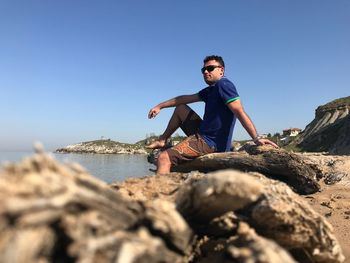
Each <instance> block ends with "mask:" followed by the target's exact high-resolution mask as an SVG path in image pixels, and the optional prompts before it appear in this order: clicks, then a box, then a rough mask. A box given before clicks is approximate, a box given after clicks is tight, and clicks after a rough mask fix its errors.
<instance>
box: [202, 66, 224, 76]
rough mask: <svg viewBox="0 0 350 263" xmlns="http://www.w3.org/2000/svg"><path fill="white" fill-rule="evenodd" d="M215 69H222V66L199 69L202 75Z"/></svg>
mask: <svg viewBox="0 0 350 263" xmlns="http://www.w3.org/2000/svg"><path fill="white" fill-rule="evenodd" d="M216 68H222V66H217V65H210V66H206V67H203V68H201V72H202V74H204V72H205V71H208V72H212V71H213V70H214V69H216Z"/></svg>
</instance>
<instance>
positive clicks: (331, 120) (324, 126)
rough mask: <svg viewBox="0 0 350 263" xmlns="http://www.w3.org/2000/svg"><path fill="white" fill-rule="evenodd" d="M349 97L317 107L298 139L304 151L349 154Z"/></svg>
mask: <svg viewBox="0 0 350 263" xmlns="http://www.w3.org/2000/svg"><path fill="white" fill-rule="evenodd" d="M349 112H350V97H346V98H341V99H337V100H334V101H332V102H330V103H327V104H325V105H323V106H319V107H318V108H317V109H316V112H315V119H314V120H313V121H312V122H311V123H310V124H308V125H307V126H306V128H305V130H304V131H303V132H302V134H301V136H300V138H299V147H301V148H302V149H303V150H306V151H314V152H316V151H318V152H320V151H321V152H322V151H325V152H330V153H332V154H350V136H349V134H350V114H349Z"/></svg>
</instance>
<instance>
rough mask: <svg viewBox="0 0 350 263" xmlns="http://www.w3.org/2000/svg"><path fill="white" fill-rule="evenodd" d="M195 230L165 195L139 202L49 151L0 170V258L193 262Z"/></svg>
mask: <svg viewBox="0 0 350 263" xmlns="http://www.w3.org/2000/svg"><path fill="white" fill-rule="evenodd" d="M191 242H192V231H191V229H190V228H189V227H188V225H187V223H186V222H185V221H184V219H183V218H182V217H181V216H180V215H179V214H178V212H177V211H176V210H175V208H174V205H173V204H171V203H166V201H158V202H157V203H155V204H151V203H146V202H141V201H133V200H131V199H129V198H125V197H123V196H122V195H120V194H118V193H117V192H116V191H115V190H113V189H111V188H110V187H109V186H108V185H107V184H105V183H103V182H101V181H99V180H97V179H95V178H93V177H92V176H90V175H88V174H87V173H86V172H85V171H84V169H82V168H81V167H79V166H78V165H62V164H59V163H58V162H57V161H55V160H54V159H53V158H51V157H50V156H48V155H45V154H44V153H38V154H36V155H35V156H34V157H31V158H28V159H25V160H24V161H22V162H21V163H19V164H14V165H13V164H12V165H8V166H7V167H5V168H3V170H2V171H1V172H0V262H11V263H12V262H187V253H188V250H189V248H191Z"/></svg>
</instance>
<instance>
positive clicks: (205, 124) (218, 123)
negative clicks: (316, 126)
mask: <svg viewBox="0 0 350 263" xmlns="http://www.w3.org/2000/svg"><path fill="white" fill-rule="evenodd" d="M201 71H202V74H203V78H204V81H205V82H206V83H207V84H208V85H209V86H208V87H206V88H204V89H202V90H201V91H199V92H198V93H196V94H192V95H182V96H178V97H175V98H173V99H170V100H167V101H164V102H162V103H160V104H158V105H157V106H155V107H153V108H152V109H151V110H150V111H149V113H148V118H150V119H151V118H154V117H156V116H157V114H158V113H159V112H160V110H161V109H163V108H168V107H176V108H175V110H174V113H173V115H172V117H171V118H170V120H169V123H168V126H167V128H166V129H165V131H164V133H163V134H162V135H161V136H160V137H159V139H158V140H157V141H154V142H153V143H151V144H150V145H148V146H146V147H147V148H149V149H157V148H163V147H164V146H165V145H166V142H167V139H168V138H170V136H171V135H172V134H173V133H174V132H175V131H176V130H177V129H178V128H179V127H180V128H181V129H182V130H183V131H184V133H185V134H186V135H187V136H188V138H186V139H185V140H184V141H182V142H180V143H179V144H177V145H175V146H174V147H171V148H168V149H165V150H164V151H162V152H161V153H160V155H159V157H158V163H157V173H158V174H167V173H169V172H170V168H171V166H172V165H177V164H180V163H182V162H185V161H189V160H193V159H195V158H197V157H199V156H202V155H205V154H208V153H213V152H226V151H230V149H231V141H232V132H233V128H234V126H235V121H236V118H238V120H239V121H240V122H241V124H242V126H243V127H244V128H245V129H246V131H247V132H248V134H249V135H250V136H251V137H252V139H253V141H254V142H255V144H257V145H263V144H270V145H272V146H274V147H278V146H277V145H276V144H275V143H273V142H272V141H270V140H267V139H262V138H261V137H260V136H259V135H258V133H257V131H256V129H255V126H254V124H253V122H252V121H251V120H250V118H249V117H248V115H247V114H246V113H245V111H244V109H243V106H242V104H241V101H240V98H239V95H238V93H237V90H236V88H235V86H234V85H233V83H232V82H231V81H230V80H228V79H227V78H226V77H225V76H224V73H225V63H224V61H223V59H222V57H220V56H207V57H206V58H205V59H204V66H203V68H202V69H201ZM198 101H204V102H205V112H204V117H203V120H202V119H201V118H200V117H199V116H198V115H197V114H196V113H195V112H194V111H193V110H192V109H191V108H190V107H189V106H188V105H187V104H189V103H193V102H198Z"/></svg>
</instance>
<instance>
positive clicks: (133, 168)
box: [0, 151, 155, 183]
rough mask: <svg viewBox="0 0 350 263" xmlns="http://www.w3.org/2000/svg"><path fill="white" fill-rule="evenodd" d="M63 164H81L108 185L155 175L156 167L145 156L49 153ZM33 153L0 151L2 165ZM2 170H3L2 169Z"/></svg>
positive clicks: (0, 163)
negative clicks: (153, 170)
mask: <svg viewBox="0 0 350 263" xmlns="http://www.w3.org/2000/svg"><path fill="white" fill-rule="evenodd" d="M49 154H51V155H52V156H54V158H55V159H56V160H58V161H59V162H61V163H67V162H68V163H71V162H75V163H79V164H80V165H81V166H83V167H84V168H85V169H86V170H87V171H88V172H89V173H90V174H91V175H92V176H95V177H97V178H99V179H101V180H103V181H105V182H107V183H112V182H120V181H123V180H125V179H128V178H135V177H142V176H145V175H151V174H154V173H153V172H152V171H150V169H155V166H154V165H152V164H150V163H148V162H147V156H146V155H144V154H76V153H49ZM31 155H33V152H18V151H0V165H1V166H2V165H4V164H5V163H8V162H11V163H13V162H18V161H20V160H21V159H23V158H26V157H28V156H31ZM0 170H1V168H0Z"/></svg>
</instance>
